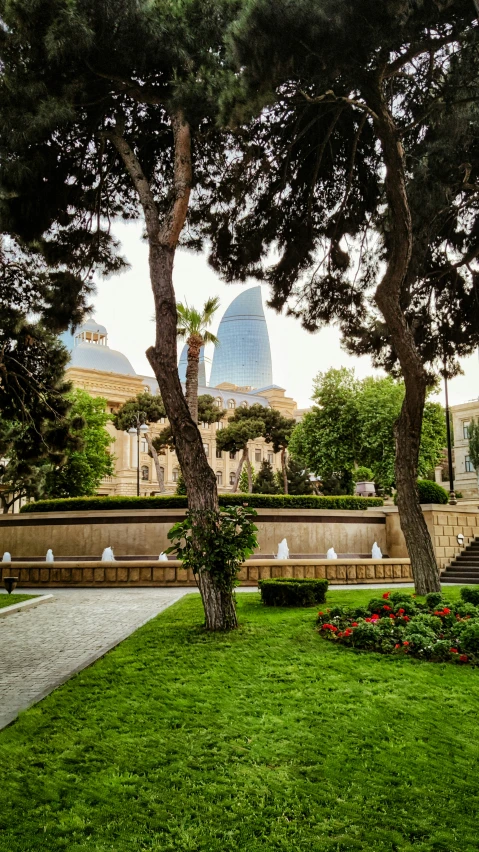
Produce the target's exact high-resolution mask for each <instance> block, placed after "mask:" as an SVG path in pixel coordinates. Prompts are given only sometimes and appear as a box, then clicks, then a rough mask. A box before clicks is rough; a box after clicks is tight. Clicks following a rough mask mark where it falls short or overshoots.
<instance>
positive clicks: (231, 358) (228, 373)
mask: <svg viewBox="0 0 479 852" xmlns="http://www.w3.org/2000/svg"><path fill="white" fill-rule="evenodd" d="M217 337H218V340H219V343H218V345H217V346H216V347H215V351H214V355H213V366H212V368H211V376H210V387H216V386H217V385H219V384H221V383H222V382H231V383H232V384H234V385H238V386H239V387H251V388H263V387H268V386H269V385H272V384H273V370H272V365H271V349H270V345H269V336H268V327H267V325H266V318H265V315H264V310H263V302H262V299H261V287H259V286H258V287H251V289H249V290H245V291H244V292H243V293H240V295H239V296H237V297H236V299H234V300H233V301H232V302H231V305H230V306H229V308H227V310H226V312H225V314H224V316H223V319H222V320H221V322H220V325H219V328H218V334H217Z"/></svg>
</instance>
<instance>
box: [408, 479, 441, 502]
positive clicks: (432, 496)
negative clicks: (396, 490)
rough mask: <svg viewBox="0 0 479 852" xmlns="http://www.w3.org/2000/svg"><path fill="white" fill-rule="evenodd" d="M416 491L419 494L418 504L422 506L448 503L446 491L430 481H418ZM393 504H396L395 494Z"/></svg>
mask: <svg viewBox="0 0 479 852" xmlns="http://www.w3.org/2000/svg"><path fill="white" fill-rule="evenodd" d="M417 490H418V492H419V502H420V503H422V504H424V503H439V504H442V505H445V504H446V503H449V495H448V493H447V491H446V489H445V488H443V487H442V485H438V484H437V482H433V481H432V480H430V479H418V481H417ZM394 503H397V494H395V495H394Z"/></svg>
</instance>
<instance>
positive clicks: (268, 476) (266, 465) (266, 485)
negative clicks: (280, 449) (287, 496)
mask: <svg viewBox="0 0 479 852" xmlns="http://www.w3.org/2000/svg"><path fill="white" fill-rule="evenodd" d="M253 493H254V494H277V493H278V484H277V482H276V478H275V475H274V472H273V466H272V464H271V462H269V461H266V460H263V461H262V462H261V467H260V469H259V471H258V474H257V476H256V480H255V483H254V485H253Z"/></svg>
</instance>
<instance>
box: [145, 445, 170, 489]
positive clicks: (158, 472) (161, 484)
mask: <svg viewBox="0 0 479 852" xmlns="http://www.w3.org/2000/svg"><path fill="white" fill-rule="evenodd" d="M145 438H146V443H147V444H148V449H149V451H150V454H151V457H152V459H153V463H154V465H155V469H156V476H157V479H158V487H159V489H160V491H161V493H163V492H164V490H165V477H164V476H163V468H162V466H161V464H160V459H159V457H158V453H157V452H156V450H155V448H154V446H153V442H152V440H151V436H150V434H149V432H146V433H145Z"/></svg>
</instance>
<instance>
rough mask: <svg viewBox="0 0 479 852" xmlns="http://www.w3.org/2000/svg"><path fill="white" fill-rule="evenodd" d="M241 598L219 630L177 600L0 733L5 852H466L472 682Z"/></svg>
mask: <svg viewBox="0 0 479 852" xmlns="http://www.w3.org/2000/svg"><path fill="white" fill-rule="evenodd" d="M458 592H459V590H458V589H456V588H454V589H452V590H451V591H450V592H449V590H446V594H447V595H448V596H449V597H451V598H452V597H454V598H455V597H457V595H458ZM374 594H377V592H371V591H366V590H365V591H360V592H353V591H341V592H332V593H330V594H329V595H328V603H330V604H332V603H333V602H336V603H338V602H341V603H345V604H349V603H357V604H360V603H364V602H366V601H367V600H369V598H371V597H372V596H373V595H374ZM238 603H239V615H240V619H241V628H240V630H238V631H237V632H235V633H233V634H229V635H219V636H217V635H205V634H204V633H203V632H202V631H201V629H199V627H198V625H199V624H200V622H201V602H200V600H199V597H198V596H189V597H187V598H186V599H183V600H182V601H180V602H179V603H178V604H176V605H175V606H174V607H172V608H171V609H169V610H167V611H166V612H165V613H163V614H162V615H160V616H159V617H158V618H156V619H155V620H154V621H152V622H150V623H149V624H147V625H146V626H145V627H143V628H141V629H140V630H138V631H137V632H136V633H135V634H134V635H133V636H132V637H130V639H128V640H127V641H125V642H123V643H122V644H121V645H120V646H119V647H118V648H116V649H115V650H114V651H112V652H111V653H109V654H108V655H107V656H106V657H105V658H104V659H102V660H100V661H98V662H97V663H96V664H95V665H94V666H92V667H91V668H90V669H88V670H86V671H84V672H82V673H81V674H79V675H78V676H77V677H75V678H74V679H72V680H71V681H70V682H69V683H67V684H65V685H64V686H63V687H61V688H60V689H58V690H57V691H56V692H54V693H53V694H52V695H50V696H49V697H48V698H46V699H45V700H44V701H42V702H41V703H40V704H38V705H37V706H36V707H34V708H32V709H31V710H28V711H27V712H25V713H23V714H22V716H21V717H20V719H19V720H18V721H17V722H16V723H15V724H14V725H12V726H11V727H10V728H7V729H5V730H4V731H3V732H2V733H0V767H1V768H0V850H1V852H7V850H8V852H30V850H35V852H37V850H48V852H55V851H56V850H68V852H79V851H80V850H81V852H89V851H90V850H92V851H93V850H94V852H107V850H108V852H137V850H161V852H323V850H324V852H343V850H368V852H399V851H400V852H406V850H408V852H409V850H410V852H425V850H427V852H473V850H474V852H477V850H478V849H479V839H478V828H477V814H478V812H479V795H478V793H479V761H478V758H479V739H478V736H477V727H478V715H479V713H478V711H479V670H477V669H471V668H469V667H466V666H464V667H461V666H454V665H451V664H432V663H425V662H422V661H418V660H414V659H407V658H398V657H392V656H380V655H377V654H368V653H358V652H354V651H352V650H349V649H347V648H344V647H336V646H334V645H333V644H332V643H330V642H327V641H324V640H322V639H321V638H320V637H319V636H318V635H317V633H316V632H315V630H314V622H315V614H316V611H315V610H310V609H309V610H284V609H277V610H275V609H263V608H262V607H261V605H260V604H259V598H258V596H257V595H255V594H244V595H241V594H240V595H239V596H238Z"/></svg>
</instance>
